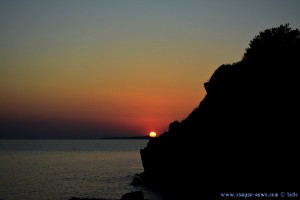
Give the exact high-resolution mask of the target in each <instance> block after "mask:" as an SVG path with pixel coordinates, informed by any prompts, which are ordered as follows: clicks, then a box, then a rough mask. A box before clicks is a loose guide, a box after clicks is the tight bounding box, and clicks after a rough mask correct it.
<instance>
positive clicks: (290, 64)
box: [133, 24, 300, 199]
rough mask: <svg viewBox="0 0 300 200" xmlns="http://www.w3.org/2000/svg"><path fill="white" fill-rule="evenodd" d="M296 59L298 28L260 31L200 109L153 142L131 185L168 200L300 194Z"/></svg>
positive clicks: (216, 78)
mask: <svg viewBox="0 0 300 200" xmlns="http://www.w3.org/2000/svg"><path fill="white" fill-rule="evenodd" d="M299 58H300V34H299V30H298V29H292V28H290V26H289V24H285V25H280V26H279V27H276V28H271V29H267V30H264V31H262V32H260V33H259V35H257V36H255V37H254V39H253V40H252V41H251V42H250V45H249V48H247V49H246V52H245V54H244V56H243V58H242V60H241V61H239V62H237V63H233V64H226V65H221V66H220V67H219V68H218V69H217V70H216V71H215V72H214V74H213V75H212V76H211V78H210V80H209V81H208V82H207V83H205V84H204V86H205V89H206V92H207V94H206V96H205V98H204V99H203V100H202V101H201V103H200V105H199V107H197V108H196V109H195V110H194V111H192V113H191V114H190V115H189V116H188V117H187V118H186V119H184V120H183V121H181V122H178V121H175V122H173V123H171V124H170V125H169V131H168V132H165V133H163V134H162V135H161V136H160V137H157V138H150V140H149V143H148V144H147V147H146V148H144V149H141V158H142V163H143V166H144V173H143V174H141V176H140V177H137V178H136V179H135V180H134V181H133V183H138V184H140V183H143V184H148V185H150V186H153V187H156V188H159V189H162V190H163V191H166V192H167V194H168V195H169V198H170V199H188V198H194V199H202V198H203V199H205V198H206V197H210V199H211V198H213V199H214V198H219V197H220V192H241V191H242V192H282V191H292V190H297V189H299V188H295V187H296V186H297V184H295V182H298V185H299V180H300V179H299V173H300V172H299V169H300V166H299V164H298V163H299V162H298V161H297V160H298V156H297V155H298V152H299V142H298V141H299V140H298V139H297V138H298V137H299V133H300V131H299V118H298V116H299V106H298V104H299V102H300V101H299V97H298V96H299V95H298V94H297V93H298V92H299V91H300V90H299V80H300V79H299V75H298V68H299V67H300V63H299V61H300V59H299ZM194 182H197V183H198V184H194Z"/></svg>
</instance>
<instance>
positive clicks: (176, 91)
mask: <svg viewBox="0 0 300 200" xmlns="http://www.w3.org/2000/svg"><path fill="white" fill-rule="evenodd" d="M299 10H300V1H298V0H280V1H279V0H251V1H248V0H226V1H224V0H219V1H217V0H207V1H200V0H197V1H196V0H195V1H193V0H189V1H176V0H169V1H164V0H153V1H141V0H135V1H131V0H127V1H117V0H107V1H105V0H103V1H101V0H99V1H89V0H87V1H76V0H72V1H67V0H63V1H40V0H36V1H33V0H27V1H21V0H20V1H15V0H1V1H0V138H99V137H115V136H136V135H139V136H144V135H147V134H148V133H149V132H150V131H155V132H157V133H158V135H159V134H161V133H163V132H164V131H167V130H168V125H169V124H170V123H171V122H173V121H174V120H178V121H181V120H183V119H185V118H186V117H187V115H188V114H189V113H190V112H191V111H192V110H193V109H195V108H196V107H198V105H199V103H200V101H201V100H202V99H203V98H204V96H205V94H206V92H205V89H204V86H203V84H204V83H205V82H207V81H208V80H209V78H210V77H211V75H212V73H213V72H214V71H215V70H216V69H217V68H218V67H219V66H220V65H222V64H229V63H233V62H237V61H239V60H241V58H242V56H243V54H244V51H245V49H246V48H247V47H248V44H249V42H250V40H251V39H252V38H253V37H254V36H255V35H257V34H258V33H259V32H260V31H263V30H265V29H267V28H272V27H277V26H279V25H280V24H285V23H290V26H291V27H292V28H299V27H300V12H299Z"/></svg>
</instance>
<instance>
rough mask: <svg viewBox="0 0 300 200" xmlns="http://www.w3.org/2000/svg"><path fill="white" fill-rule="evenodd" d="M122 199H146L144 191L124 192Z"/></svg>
mask: <svg viewBox="0 0 300 200" xmlns="http://www.w3.org/2000/svg"><path fill="white" fill-rule="evenodd" d="M121 200H144V193H143V192H142V191H136V192H129V193H126V194H124V195H123V196H122V198H121Z"/></svg>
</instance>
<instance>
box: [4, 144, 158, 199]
mask: <svg viewBox="0 0 300 200" xmlns="http://www.w3.org/2000/svg"><path fill="white" fill-rule="evenodd" d="M147 142H148V140H146V139H97V140H96V139H95V140H0V200H18V199H19V200H21V199H22V200H27V199H28V200H29V199H30V200H68V199H70V198H71V197H77V198H102V199H108V200H113V199H120V198H121V197H122V195H123V194H125V193H128V192H132V191H140V190H141V191H143V192H144V196H145V199H148V200H154V199H155V200H160V199H162V196H161V194H159V192H157V191H154V190H151V189H149V188H146V187H143V186H134V185H132V184H131V182H132V180H133V178H134V176H135V174H137V173H141V172H143V166H142V162H141V158H140V153H139V150H140V149H141V148H144V147H145V146H146V144H147Z"/></svg>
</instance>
